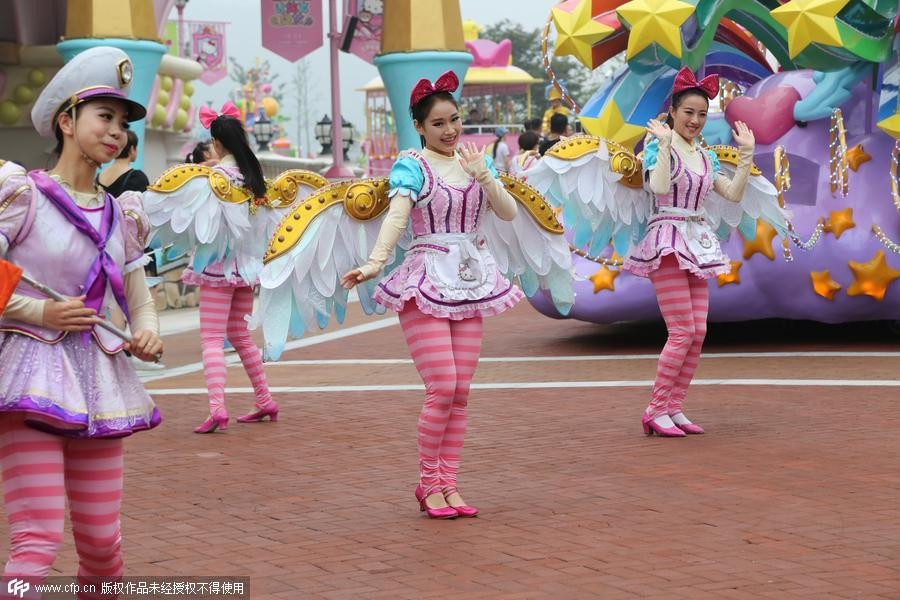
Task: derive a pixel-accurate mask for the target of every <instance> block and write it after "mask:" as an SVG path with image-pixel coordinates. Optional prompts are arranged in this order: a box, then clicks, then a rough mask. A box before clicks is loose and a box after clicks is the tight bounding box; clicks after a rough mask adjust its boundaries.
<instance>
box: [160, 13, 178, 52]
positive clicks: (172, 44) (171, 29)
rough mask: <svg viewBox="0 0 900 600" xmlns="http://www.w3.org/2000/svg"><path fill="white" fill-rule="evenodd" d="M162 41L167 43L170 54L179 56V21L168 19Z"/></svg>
mask: <svg viewBox="0 0 900 600" xmlns="http://www.w3.org/2000/svg"><path fill="white" fill-rule="evenodd" d="M161 37H162V43H163V44H165V45H166V48H167V49H168V52H167V53H168V54H171V55H172V56H178V43H179V41H178V22H177V21H166V26H165V27H164V28H163V32H162V36H161Z"/></svg>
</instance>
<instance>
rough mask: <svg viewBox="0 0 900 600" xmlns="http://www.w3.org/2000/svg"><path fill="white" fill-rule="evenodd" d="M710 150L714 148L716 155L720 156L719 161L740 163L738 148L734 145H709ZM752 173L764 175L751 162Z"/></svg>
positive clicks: (734, 164)
mask: <svg viewBox="0 0 900 600" xmlns="http://www.w3.org/2000/svg"><path fill="white" fill-rule="evenodd" d="M709 150H712V151H713V152H715V153H716V156H717V157H718V158H719V162H723V163H728V164H729V165H733V166H735V167H736V166H737V164H738V149H737V148H735V147H734V146H725V145H722V144H719V145H716V146H709ZM750 175H762V171H760V170H759V167H757V166H756V165H755V164H753V163H750Z"/></svg>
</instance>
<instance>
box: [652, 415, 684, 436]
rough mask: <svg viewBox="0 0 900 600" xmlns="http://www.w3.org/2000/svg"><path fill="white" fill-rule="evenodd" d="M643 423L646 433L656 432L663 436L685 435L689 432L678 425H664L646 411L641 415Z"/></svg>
mask: <svg viewBox="0 0 900 600" xmlns="http://www.w3.org/2000/svg"><path fill="white" fill-rule="evenodd" d="M641 425H643V426H644V433H645V434H646V435H653V434H654V433H655V434H656V435H658V436H661V437H685V436H686V435H687V434H686V433H685V432H683V431H682V430H680V429H679V428H678V427H663V426H662V425H659V424H657V423H656V421H654V420H653V417H651V416H650V415H648V414H647V413H644V416H643V417H641Z"/></svg>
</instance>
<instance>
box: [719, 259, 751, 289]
mask: <svg viewBox="0 0 900 600" xmlns="http://www.w3.org/2000/svg"><path fill="white" fill-rule="evenodd" d="M743 265H744V263H743V262H741V261H739V260H733V261H731V271H729V272H728V273H725V274H723V275H719V276H718V277H716V281H717V282H718V283H719V287H722V286H723V285H728V284H729V283H734V284H737V283H740V282H741V274H740V272H739V271H740V270H741V267H742V266H743Z"/></svg>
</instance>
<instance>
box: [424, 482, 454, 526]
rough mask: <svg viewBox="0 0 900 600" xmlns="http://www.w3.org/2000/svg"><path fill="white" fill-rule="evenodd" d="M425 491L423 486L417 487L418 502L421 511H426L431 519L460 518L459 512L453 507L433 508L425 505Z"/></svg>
mask: <svg viewBox="0 0 900 600" xmlns="http://www.w3.org/2000/svg"><path fill="white" fill-rule="evenodd" d="M426 498H427V496H426V495H425V490H423V489H422V486H421V485H417V486H416V500H418V501H419V510H420V511H424V512H425V514H426V515H428V518H429V519H455V518H456V517H458V516H459V512H457V510H456V509H455V508H453V507H452V506H442V507H441V508H431V507H430V506H428V505H427V504H425V499H426Z"/></svg>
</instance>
